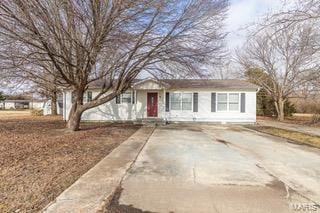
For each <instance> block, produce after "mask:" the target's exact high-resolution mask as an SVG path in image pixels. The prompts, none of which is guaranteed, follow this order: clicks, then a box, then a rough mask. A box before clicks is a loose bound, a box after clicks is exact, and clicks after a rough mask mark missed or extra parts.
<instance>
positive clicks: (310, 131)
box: [257, 120, 320, 136]
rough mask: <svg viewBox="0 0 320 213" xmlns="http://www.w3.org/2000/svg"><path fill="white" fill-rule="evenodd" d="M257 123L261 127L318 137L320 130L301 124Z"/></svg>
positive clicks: (270, 121)
mask: <svg viewBox="0 0 320 213" xmlns="http://www.w3.org/2000/svg"><path fill="white" fill-rule="evenodd" d="M257 123H258V124H260V125H262V126H272V127H277V128H281V129H287V130H292V131H298V132H303V133H308V134H313V135H317V136H320V128H317V127H311V126H306V125H301V124H290V123H284V122H279V121H272V120H258V121H257Z"/></svg>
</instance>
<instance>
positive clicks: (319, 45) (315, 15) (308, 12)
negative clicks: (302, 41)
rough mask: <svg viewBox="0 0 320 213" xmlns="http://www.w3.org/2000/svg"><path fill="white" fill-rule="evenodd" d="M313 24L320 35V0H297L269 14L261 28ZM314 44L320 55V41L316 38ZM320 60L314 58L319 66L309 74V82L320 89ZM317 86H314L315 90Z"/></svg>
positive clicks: (314, 29) (312, 44)
mask: <svg viewBox="0 0 320 213" xmlns="http://www.w3.org/2000/svg"><path fill="white" fill-rule="evenodd" d="M310 24H312V25H313V31H314V32H315V33H316V34H318V35H320V1H319V0H297V1H296V4H295V5H294V6H293V7H290V8H289V9H287V10H283V11H280V12H278V13H275V14H271V15H269V16H268V17H267V18H266V19H265V22H264V23H263V24H261V26H260V27H261V29H265V28H266V27H270V26H271V27H278V30H285V29H286V28H292V27H295V26H296V27H297V26H298V27H299V26H302V25H310ZM309 45H311V46H312V48H313V49H314V50H316V51H317V55H315V56H314V57H320V41H319V39H314V40H313V43H310V44H309ZM319 61H320V60H314V63H316V64H317V66H315V67H314V69H313V70H311V71H310V75H309V76H307V78H308V79H309V82H310V84H311V85H313V87H316V88H317V89H318V90H319V89H320V63H319ZM314 89H315V88H312V90H314Z"/></svg>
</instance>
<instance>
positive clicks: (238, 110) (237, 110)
mask: <svg viewBox="0 0 320 213" xmlns="http://www.w3.org/2000/svg"><path fill="white" fill-rule="evenodd" d="M230 94H237V95H238V109H236V110H230V97H229V96H230ZM232 103H235V102H232ZM228 111H229V112H240V93H238V92H230V93H228Z"/></svg>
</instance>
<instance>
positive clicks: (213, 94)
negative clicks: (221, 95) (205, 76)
mask: <svg viewBox="0 0 320 213" xmlns="http://www.w3.org/2000/svg"><path fill="white" fill-rule="evenodd" d="M216 96H217V95H216V93H215V92H213V93H211V112H216V102H217V101H216V99H217V98H216Z"/></svg>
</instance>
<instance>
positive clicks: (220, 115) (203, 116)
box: [166, 90, 256, 123]
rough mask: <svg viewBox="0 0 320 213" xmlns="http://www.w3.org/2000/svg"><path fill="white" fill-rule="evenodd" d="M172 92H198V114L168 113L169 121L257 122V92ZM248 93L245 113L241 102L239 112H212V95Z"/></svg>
mask: <svg viewBox="0 0 320 213" xmlns="http://www.w3.org/2000/svg"><path fill="white" fill-rule="evenodd" d="M168 92H170V93H172V92H192V93H193V92H197V93H198V112H193V110H191V111H182V110H180V111H173V110H170V111H169V112H167V113H166V119H167V120H168V121H199V122H231V123H233V122H234V123H238V122H242V123H247V122H248V123H252V122H256V92H255V91H254V92H252V91H239V90H238V91H235V90H229V91H221V90H198V91H195V90H183V91H168ZM214 92H215V93H217V94H218V93H239V96H240V94H241V93H246V105H245V113H241V112H240V106H241V103H240V102H239V111H237V112H235V111H226V112H219V111H217V110H216V112H211V93H214Z"/></svg>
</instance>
